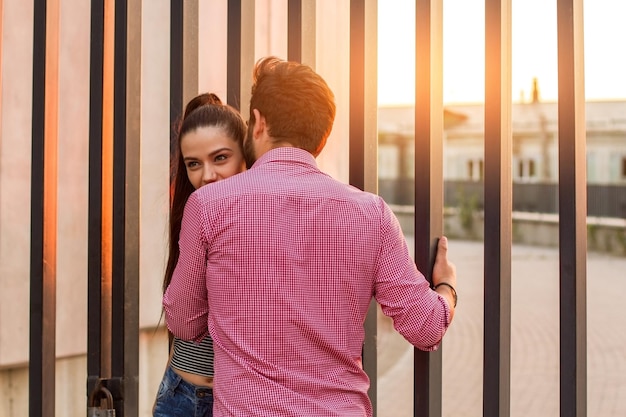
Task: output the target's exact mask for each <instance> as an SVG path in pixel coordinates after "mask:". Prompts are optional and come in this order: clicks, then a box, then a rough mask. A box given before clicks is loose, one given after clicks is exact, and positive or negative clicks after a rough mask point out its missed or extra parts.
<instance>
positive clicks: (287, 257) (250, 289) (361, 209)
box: [163, 148, 449, 417]
mask: <svg viewBox="0 0 626 417" xmlns="http://www.w3.org/2000/svg"><path fill="white" fill-rule="evenodd" d="M179 243H180V259H179V261H178V265H177V267H176V271H175V272H174V276H173V279H172V282H171V284H170V286H169V288H168V289H167V292H166V294H165V295H164V297H163V305H164V307H165V312H166V317H167V325H168V327H169V329H170V330H171V331H172V333H174V334H175V335H176V336H177V337H180V338H182V339H188V340H200V339H201V338H202V337H203V336H205V335H207V334H208V332H209V331H210V333H211V335H212V336H213V340H214V349H215V388H214V393H215V406H214V414H213V415H214V416H215V417H222V416H246V417H247V416H263V417H271V416H341V417H348V416H359V417H363V416H371V415H372V406H371V403H370V401H369V398H368V396H367V391H368V388H369V379H368V376H367V375H366V374H365V372H364V371H363V369H362V368H361V366H360V364H361V352H362V348H363V341H364V328H363V323H364V320H365V316H366V314H367V311H368V307H369V305H370V301H371V299H372V297H375V299H376V301H377V302H378V303H379V304H380V305H381V307H382V311H383V312H384V313H385V314H386V315H387V316H390V317H391V318H392V319H393V321H394V326H395V328H396V329H397V331H398V332H400V333H401V334H402V335H403V336H404V337H405V338H406V339H407V340H408V341H409V342H410V343H412V344H413V345H415V346H416V347H418V348H419V349H423V350H433V349H436V348H437V346H438V343H439V342H440V340H441V338H442V337H443V335H444V333H445V331H446V329H447V327H448V324H449V310H448V305H447V303H446V302H445V301H444V299H443V298H442V297H440V296H439V295H438V294H437V293H435V292H434V291H432V290H431V289H430V288H429V284H428V282H427V281H426V280H425V279H424V277H423V275H422V274H421V273H420V272H419V271H418V270H417V268H416V266H415V264H414V262H413V261H412V259H411V256H410V254H409V251H408V249H407V245H406V241H405V238H404V235H403V234H402V231H401V229H400V226H399V224H398V221H397V219H396V217H395V216H394V214H393V212H392V211H391V210H390V208H389V207H388V206H387V205H386V204H385V203H384V202H383V200H382V199H381V198H380V197H378V196H376V195H374V194H370V193H366V192H362V191H360V190H358V189H356V188H354V187H351V186H348V185H346V184H343V183H341V182H339V181H336V180H334V179H332V178H331V177H329V176H328V175H326V174H324V173H322V172H321V171H319V169H318V168H317V166H316V163H315V159H314V158H313V157H312V156H311V155H310V154H309V153H308V152H305V151H303V150H301V149H296V148H278V149H274V150H271V151H269V152H267V153H265V154H264V155H263V156H262V157H261V158H259V160H258V161H257V162H256V163H255V164H254V166H253V167H252V168H251V169H250V170H248V171H246V172H244V173H242V174H239V175H235V176H234V177H231V178H228V179H226V180H223V181H219V182H216V183H213V184H210V185H207V186H205V187H202V188H200V189H199V190H197V191H196V192H195V193H194V194H192V196H191V197H190V198H189V202H188V203H187V206H186V208H185V214H184V217H183V224H182V230H181V235H180V242H179Z"/></svg>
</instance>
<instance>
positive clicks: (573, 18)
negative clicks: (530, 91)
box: [557, 0, 587, 417]
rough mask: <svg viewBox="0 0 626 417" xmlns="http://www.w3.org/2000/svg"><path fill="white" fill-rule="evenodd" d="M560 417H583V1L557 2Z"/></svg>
mask: <svg viewBox="0 0 626 417" xmlns="http://www.w3.org/2000/svg"><path fill="white" fill-rule="evenodd" d="M557 36H558V68H559V102H558V106H559V260H560V291H559V295H560V407H561V416H568V417H572V416H575V417H584V416H586V415H587V305H586V297H587V291H586V285H587V277H586V268H587V252H586V248H587V227H586V220H587V188H586V181H587V178H586V165H585V162H586V155H585V140H586V138H585V97H584V61H583V1H582V0H558V2H557Z"/></svg>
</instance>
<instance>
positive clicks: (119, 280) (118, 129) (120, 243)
mask: <svg viewBox="0 0 626 417" xmlns="http://www.w3.org/2000/svg"><path fill="white" fill-rule="evenodd" d="M114 19H115V29H114V32H115V41H114V52H113V54H114V58H113V59H114V71H113V80H114V81H113V224H112V226H113V245H112V266H111V271H112V282H111V293H112V300H111V375H112V377H115V378H117V379H118V380H119V378H122V379H123V378H124V377H125V376H126V373H125V362H126V361H125V359H126V358H125V353H126V351H125V334H126V325H127V323H126V320H125V313H126V309H125V306H124V299H125V297H126V294H125V289H126V286H125V281H126V275H125V272H126V268H125V265H126V219H125V214H126V187H125V185H126V141H127V137H126V82H127V71H126V69H127V53H128V51H127V41H128V38H127V33H128V32H127V31H128V28H127V25H128V0H115V18H114ZM110 389H111V391H112V393H113V395H114V397H115V410H116V414H120V415H121V416H122V417H123V416H124V411H125V408H126V405H125V398H124V393H123V392H122V390H121V387H110Z"/></svg>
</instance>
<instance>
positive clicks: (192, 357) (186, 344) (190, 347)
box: [171, 336, 215, 377]
mask: <svg viewBox="0 0 626 417" xmlns="http://www.w3.org/2000/svg"><path fill="white" fill-rule="evenodd" d="M171 365H172V367H174V368H176V369H178V370H181V371H184V372H189V373H192V374H197V375H201V376H207V377H212V376H213V374H214V373H215V370H214V368H213V339H211V337H210V336H207V337H205V338H204V339H202V341H201V342H200V343H196V342H190V341H187V340H182V339H178V338H174V354H173V355H172V360H171Z"/></svg>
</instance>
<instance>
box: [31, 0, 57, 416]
mask: <svg viewBox="0 0 626 417" xmlns="http://www.w3.org/2000/svg"><path fill="white" fill-rule="evenodd" d="M58 45H59V3H58V1H57V0H51V1H49V2H48V1H46V0H39V1H36V2H35V7H34V32H33V104H32V109H33V110H32V166H31V171H32V177H31V193H32V194H31V251H30V285H31V288H30V290H31V295H30V297H31V300H30V314H31V320H30V323H31V325H30V347H29V351H30V364H29V365H30V366H29V415H31V416H54V413H55V359H56V352H55V338H56V337H55V334H56V240H57V136H58V132H57V130H58V129H57V127H58V117H57V115H58V67H59V65H58V56H59V46H58Z"/></svg>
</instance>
